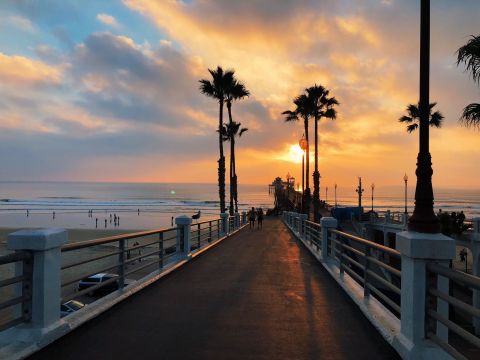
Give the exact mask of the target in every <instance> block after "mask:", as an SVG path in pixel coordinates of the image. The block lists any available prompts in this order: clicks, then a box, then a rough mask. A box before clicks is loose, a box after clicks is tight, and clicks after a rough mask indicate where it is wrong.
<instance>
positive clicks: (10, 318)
mask: <svg viewBox="0 0 480 360" xmlns="http://www.w3.org/2000/svg"><path fill="white" fill-rule="evenodd" d="M0 268H1V273H2V275H6V276H5V278H4V279H0V293H1V294H2V296H1V298H0V331H3V330H6V329H8V328H11V327H13V326H16V325H18V324H21V323H24V322H30V321H31V319H32V270H33V257H32V254H31V252H29V251H16V252H14V253H12V254H8V255H4V256H0ZM2 277H3V276H2ZM15 287H17V289H15ZM18 287H20V289H18ZM18 294H20V295H18ZM18 305H21V308H20V309H21V310H20V311H19V310H17V309H18Z"/></svg>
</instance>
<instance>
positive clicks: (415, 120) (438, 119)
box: [398, 103, 444, 133]
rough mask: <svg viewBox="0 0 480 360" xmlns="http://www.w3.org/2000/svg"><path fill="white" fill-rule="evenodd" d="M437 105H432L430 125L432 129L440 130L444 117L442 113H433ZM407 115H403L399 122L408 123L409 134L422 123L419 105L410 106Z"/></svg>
mask: <svg viewBox="0 0 480 360" xmlns="http://www.w3.org/2000/svg"><path fill="white" fill-rule="evenodd" d="M435 105H437V103H430V120H429V124H430V126H431V127H436V128H440V127H442V124H443V118H444V117H443V115H442V113H441V112H440V111H435V112H434V113H432V111H433V108H434V107H435ZM407 114H408V115H403V116H402V117H401V118H400V119H398V121H400V122H402V123H406V124H408V125H407V132H408V133H412V132H414V131H415V130H417V128H418V124H419V122H420V110H419V105H418V104H417V105H413V104H410V105H408V106H407Z"/></svg>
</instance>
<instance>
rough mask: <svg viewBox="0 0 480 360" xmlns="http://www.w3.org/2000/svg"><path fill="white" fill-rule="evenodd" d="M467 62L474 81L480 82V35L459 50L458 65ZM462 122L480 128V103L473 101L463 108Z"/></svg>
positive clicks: (473, 37)
mask: <svg viewBox="0 0 480 360" xmlns="http://www.w3.org/2000/svg"><path fill="white" fill-rule="evenodd" d="M460 63H465V65H467V70H469V71H470V72H471V73H472V78H473V81H476V82H477V83H478V84H480V35H478V36H472V38H471V39H470V40H469V41H468V42H467V43H466V44H465V45H463V46H462V47H461V48H460V49H458V52H457V65H459V64H460ZM460 122H461V123H462V124H463V125H464V126H466V127H477V128H480V104H478V103H472V104H470V105H467V106H466V107H465V109H463V113H462V116H461V117H460Z"/></svg>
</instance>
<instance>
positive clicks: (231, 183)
mask: <svg viewBox="0 0 480 360" xmlns="http://www.w3.org/2000/svg"><path fill="white" fill-rule="evenodd" d="M227 110H228V121H229V123H230V126H231V125H232V122H233V119H232V102H231V101H229V100H227ZM234 147H235V144H234V141H233V139H230V208H229V210H230V216H233V199H234V196H235V189H234V185H235V184H234V180H233V175H234V172H233V159H234V157H235V149H234Z"/></svg>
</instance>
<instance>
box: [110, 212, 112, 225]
mask: <svg viewBox="0 0 480 360" xmlns="http://www.w3.org/2000/svg"><path fill="white" fill-rule="evenodd" d="M111 223H112V214H110V224H111Z"/></svg>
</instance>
